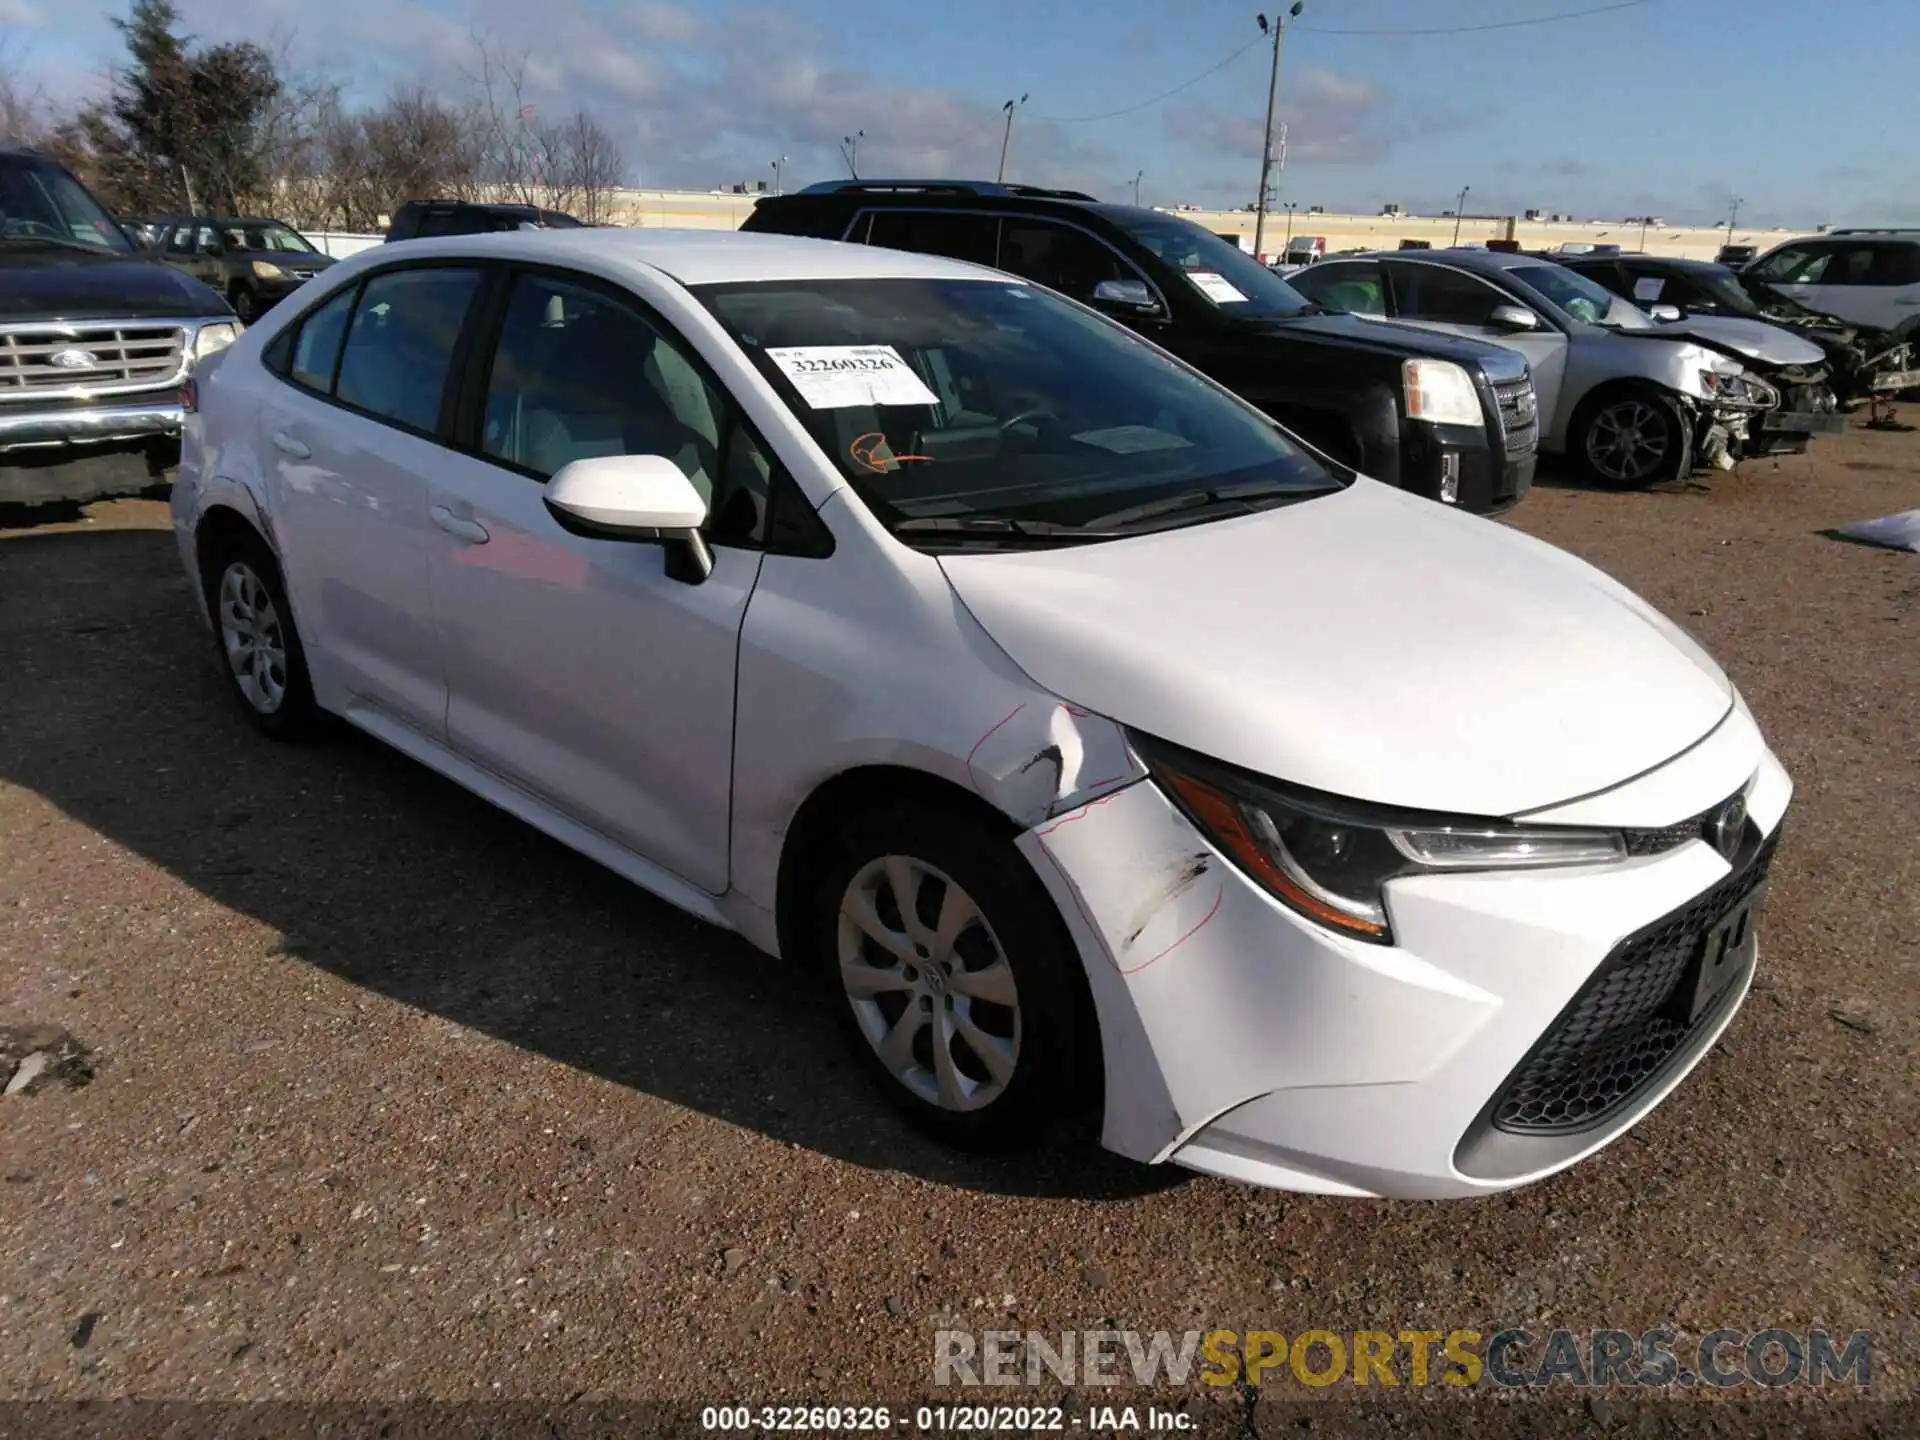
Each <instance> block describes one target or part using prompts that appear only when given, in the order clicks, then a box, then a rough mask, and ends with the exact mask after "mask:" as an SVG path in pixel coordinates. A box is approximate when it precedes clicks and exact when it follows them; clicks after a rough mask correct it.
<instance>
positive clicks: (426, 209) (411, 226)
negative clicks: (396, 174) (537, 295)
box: [387, 200, 586, 242]
mask: <svg viewBox="0 0 1920 1440" xmlns="http://www.w3.org/2000/svg"><path fill="white" fill-rule="evenodd" d="M585 224H586V222H585V221H582V220H576V219H574V217H573V216H571V215H569V214H567V213H566V212H565V211H564V210H542V209H539V208H538V207H537V206H533V205H482V204H479V203H477V202H473V201H467V200H409V201H407V203H406V204H404V205H402V206H401V207H400V208H399V209H398V210H396V211H394V212H393V218H392V219H391V220H390V221H389V222H388V223H387V240H388V241H389V242H392V241H395V240H419V239H423V238H425V237H427V236H432V235H488V234H491V233H493V232H494V231H496V230H579V229H583V228H584V227H585Z"/></svg>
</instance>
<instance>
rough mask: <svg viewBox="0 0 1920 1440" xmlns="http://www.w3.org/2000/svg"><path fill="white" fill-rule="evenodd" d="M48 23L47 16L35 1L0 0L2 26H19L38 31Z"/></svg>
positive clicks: (0, 21)
mask: <svg viewBox="0 0 1920 1440" xmlns="http://www.w3.org/2000/svg"><path fill="white" fill-rule="evenodd" d="M46 23H47V15H46V12H45V11H44V10H42V9H41V8H40V7H39V6H38V5H36V4H34V3H33V0H0V25H18V26H20V27H21V28H22V29H25V30H37V29H39V28H40V27H41V26H42V25H45V24H46Z"/></svg>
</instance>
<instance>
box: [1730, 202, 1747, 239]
mask: <svg viewBox="0 0 1920 1440" xmlns="http://www.w3.org/2000/svg"><path fill="white" fill-rule="evenodd" d="M1746 203H1747V202H1746V201H1744V200H1742V199H1741V198H1740V197H1739V196H1738V195H1736V196H1734V197H1733V208H1732V209H1731V210H1729V211H1728V212H1727V243H1728V244H1729V245H1731V244H1732V243H1733V226H1734V222H1735V221H1737V220H1738V219H1739V218H1740V207H1741V206H1742V205H1744V204H1746Z"/></svg>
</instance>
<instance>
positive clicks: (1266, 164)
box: [1253, 0, 1307, 260]
mask: <svg viewBox="0 0 1920 1440" xmlns="http://www.w3.org/2000/svg"><path fill="white" fill-rule="evenodd" d="M1306 8H1307V6H1306V0H1293V7H1292V8H1291V9H1290V10H1288V11H1287V13H1286V14H1285V15H1275V16H1274V17H1273V24H1272V25H1271V26H1269V25H1268V24H1267V17H1266V16H1265V15H1256V16H1254V19H1256V20H1258V21H1259V22H1260V33H1261V34H1263V35H1265V34H1268V33H1271V34H1272V36H1273V65H1272V67H1271V68H1270V69H1269V70H1268V71H1267V124H1266V128H1265V129H1263V130H1262V131H1261V132H1260V189H1259V192H1258V193H1257V194H1256V195H1255V197H1254V214H1253V258H1254V259H1256V260H1258V259H1259V258H1260V244H1261V241H1262V240H1263V239H1264V238H1265V235H1266V229H1267V176H1268V174H1269V173H1270V172H1271V171H1272V169H1273V99H1274V95H1275V93H1276V92H1277V91H1278V90H1279V88H1280V42H1281V41H1282V40H1284V39H1285V38H1286V34H1287V20H1288V19H1289V18H1290V17H1291V18H1294V19H1297V18H1299V15H1300V12H1301V11H1302V10H1304V9H1306Z"/></svg>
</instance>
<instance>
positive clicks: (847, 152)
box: [840, 130, 867, 180]
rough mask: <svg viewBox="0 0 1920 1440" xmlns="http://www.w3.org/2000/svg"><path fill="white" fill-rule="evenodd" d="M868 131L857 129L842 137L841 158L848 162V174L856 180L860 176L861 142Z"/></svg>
mask: <svg viewBox="0 0 1920 1440" xmlns="http://www.w3.org/2000/svg"><path fill="white" fill-rule="evenodd" d="M866 133H867V132H866V131H864V130H856V131H854V132H853V133H852V134H851V135H842V136H841V137H840V158H841V159H842V160H845V161H846V162H847V174H848V175H850V176H852V177H853V178H854V179H855V180H858V179H859V178H860V142H861V140H862V139H864V138H865V137H866Z"/></svg>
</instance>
